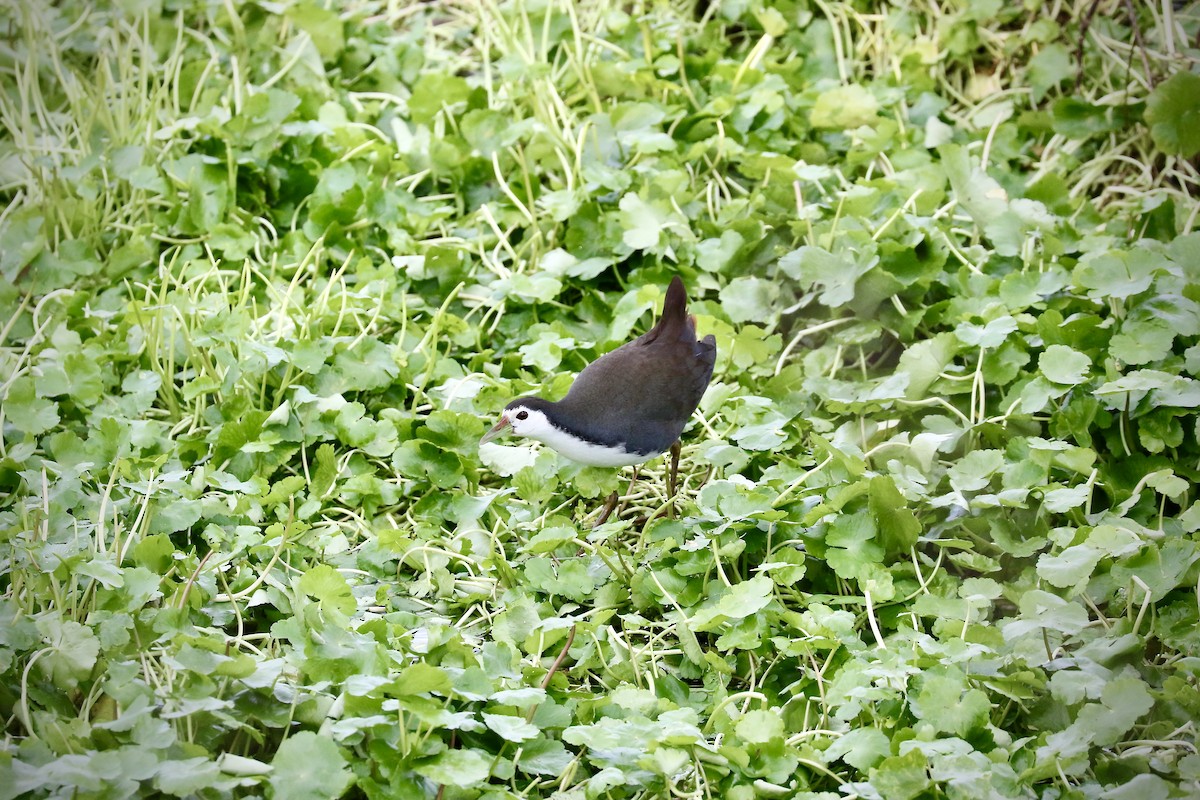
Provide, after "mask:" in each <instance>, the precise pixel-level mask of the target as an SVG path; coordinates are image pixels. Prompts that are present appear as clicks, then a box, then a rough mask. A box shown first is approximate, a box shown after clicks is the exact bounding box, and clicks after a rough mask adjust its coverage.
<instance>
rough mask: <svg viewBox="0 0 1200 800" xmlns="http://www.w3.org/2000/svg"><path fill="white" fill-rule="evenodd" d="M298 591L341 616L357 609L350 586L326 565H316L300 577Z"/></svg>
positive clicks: (340, 575) (340, 574) (339, 574)
mask: <svg viewBox="0 0 1200 800" xmlns="http://www.w3.org/2000/svg"><path fill="white" fill-rule="evenodd" d="M300 591H302V592H304V593H305V594H307V595H309V596H310V597H314V598H316V599H317V600H318V601H319V602H320V603H321V604H323V605H327V606H329V607H330V608H335V609H337V610H338V611H340V612H341V613H343V614H353V613H354V611H355V610H356V609H357V608H358V602H357V601H356V600H355V599H354V593H353V592H351V591H350V584H348V583H346V579H345V578H343V577H342V573H340V572H338V571H337V570H336V569H334V568H333V567H331V566H329V565H328V564H318V565H317V566H315V567H313V568H312V569H310V570H308V571H307V572H305V573H304V574H303V575H301V576H300Z"/></svg>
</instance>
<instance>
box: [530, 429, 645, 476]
mask: <svg viewBox="0 0 1200 800" xmlns="http://www.w3.org/2000/svg"><path fill="white" fill-rule="evenodd" d="M531 438H534V439H537V440H538V441H539V442H541V443H542V444H545V445H547V446H549V447H552V448H554V449H555V450H557V451H558V452H559V453H562V454H563V455H564V456H566V457H567V458H569V459H571V460H572V461H577V462H579V463H580V464H586V465H587V466H589V467H627V466H630V465H631V464H641V463H642V462H643V461H649V460H650V459H652V458H654V457H655V456H657V455H659V454H658V453H649V454H646V453H629V452H626V451H625V450H624V449H623V448H620V447H606V446H604V445H599V444H592V443H591V442H585V441H584V440H582V439H577V438H575V437H574V436H572V435H570V434H569V433H567V432H566V431H563V430H560V429H559V428H555V427H553V426H549V427H547V428H546V429H543V430H540V431H538V432H537V434H536V435H534V436H531Z"/></svg>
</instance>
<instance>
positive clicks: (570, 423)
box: [479, 276, 717, 524]
mask: <svg viewBox="0 0 1200 800" xmlns="http://www.w3.org/2000/svg"><path fill="white" fill-rule="evenodd" d="M716 358H717V340H716V338H715V337H714V336H713V335H712V334H709V335H708V336H705V337H704V338H703V339H697V338H696V320H695V318H694V317H691V316H689V315H688V313H687V293H686V292H685V291H684V288H683V281H682V280H680V279H679V276H675V278H673V279H672V280H671V285H670V286H669V287H668V288H667V299H666V301H665V302H664V303H663V313H662V317H660V318H659V320H658V324H657V325H655V326H654V327H653V328H651V329H650V330H649V331H647V332H646V333H645V334H643V335H642V336H639V337H638V338H637V339H634V340H633V341H632V342H629V343H627V344H624V345H621V346H620V347H618V348H617V349H616V350H613V351H612V352H609V353H606V354H604V355H602V356H600V358H598V359H596V360H595V361H593V362H592V363H591V364H588V365H587V367H585V368H584V370H583V372H581V373H579V377H577V378H576V379H575V382H574V383H572V384H571V388H570V390H568V392H567V396H566V397H564V398H563V399H562V400H559V401H557V402H556V401H553V400H546V399H544V398H541V397H518V398H517V399H516V400H513V401H512V402H510V403H509V404H508V405H507V406H505V408H504V412H503V413H502V414H501V415H500V421H499V422H497V423H496V425H495V426H494V427H493V428H492V429H491V430H489V431H488V432H487V433H486V434H484V436H483V438H482V439H480V440H479V443H480V444H483V443H485V442H490V441H492V440H493V439H495V438H496V437H498V436H501V435H503V434H505V433H512V434H515V435H517V436H525V437H528V438H530V439H535V440H537V441H539V442H542V443H543V444H546V445H549V446H550V447H551V448H553V449H554V450H557V451H558V452H559V453H562V454H563V455H564V456H566V457H567V458H569V459H571V460H572V461H577V462H579V463H580V464H586V465H588V466H593V467H624V466H629V465H631V464H641V463H642V462H644V461H649V460H650V459H652V458H654V457H656V456H659V455H662V454H663V453H665V452H667V450H670V451H671V469H670V478H669V483H668V493H669V495H670V496H674V494H675V478H676V473H677V471H678V467H679V434H681V433H682V432H683V428H684V426H685V425H686V424H687V421H688V418H690V417H691V415H692V412H693V411H695V410H696V406H697V405H699V403H700V398H701V397H702V396H703V395H704V390H705V389H706V388H707V387H708V382H709V380H711V379H712V373H713V364H714V363H715V362H716ZM635 475H636V473H635ZM615 504H616V495H615V493H614V495H613V496H612V497H610V498H609V504H608V507H607V509H606V511H605V512H604V514H603V515H602V517H601V521H603V520H604V519H605V518H607V516H608V514H609V513H611V511H612V508H613V507H614V506H615ZM597 524H599V523H597Z"/></svg>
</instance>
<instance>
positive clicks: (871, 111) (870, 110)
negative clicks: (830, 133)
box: [811, 83, 879, 128]
mask: <svg viewBox="0 0 1200 800" xmlns="http://www.w3.org/2000/svg"><path fill="white" fill-rule="evenodd" d="M811 113H812V115H811V121H812V125H813V127H814V128H857V127H859V126H860V125H870V124H872V123H874V122H875V120H876V117H877V115H878V113H879V101H878V100H876V99H875V95H873V94H871V92H870V91H868V90H867V89H865V88H864V87H862V86H859V85H858V84H857V83H850V84H846V85H844V86H838V87H835V88H833V89H829V90H828V91H824V92H822V93H821V94H819V95H817V102H816V103H815V104H814V105H813V109H812V112H811Z"/></svg>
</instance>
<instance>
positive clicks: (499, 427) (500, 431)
mask: <svg viewBox="0 0 1200 800" xmlns="http://www.w3.org/2000/svg"><path fill="white" fill-rule="evenodd" d="M511 427H512V423H511V422H509V421H508V416H507V415H506V414H501V415H500V421H499V422H497V423H496V424H495V425H493V426H492V429H491V430H490V431H488V432H487V433H485V434H484V435H483V438H482V439H480V440H479V443H480V444H487V443H488V442H490V441H491V440H492V439H497V438H499V437H501V436H503V435H504V434H506V433H508V431H509V429H510V428H511Z"/></svg>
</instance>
